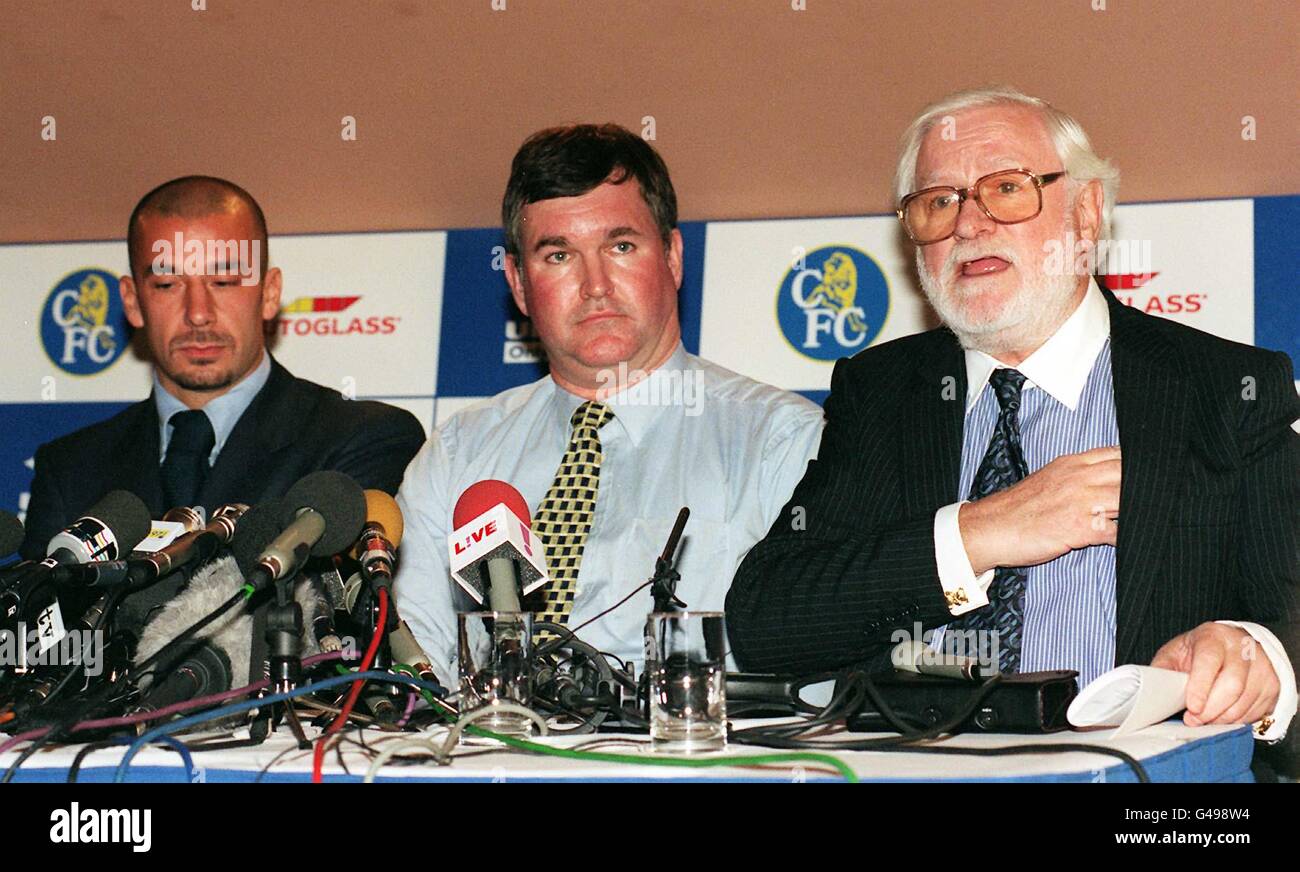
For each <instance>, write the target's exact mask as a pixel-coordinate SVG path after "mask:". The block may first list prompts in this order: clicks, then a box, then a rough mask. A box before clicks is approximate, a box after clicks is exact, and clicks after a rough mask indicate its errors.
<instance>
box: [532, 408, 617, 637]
mask: <svg viewBox="0 0 1300 872" xmlns="http://www.w3.org/2000/svg"><path fill="white" fill-rule="evenodd" d="M613 417H614V411H613V410H612V409H610V408H609V406H606V405H605V404H604V403H598V402H595V401H594V400H588V401H587V402H585V403H583V404H582V405H581V406H579V407H578V409H577V411H575V412H574V413H573V417H572V418H570V419H569V421H570V423H571V424H572V425H573V435H572V436H570V437H569V447H568V449H567V450H566V451H565V452H564V457H562V458H560V468H559V470H557V471H556V473H555V483H554V484H552V485H551V489H550V490H548V491H547V492H546V496H545V497H544V498H543V499H542V502H541V504H540V505H539V506H538V507H537V512H536V513H535V514H534V515H533V533H534V535H536V536H537V538H538V539H540V540H541V541H542V545H543V546H545V548H546V568H547V572H548V574H549V575H550V581H549V582H547V584H546V587H545V588H543V591H542V593H543V605H542V608H541V611H539V612H537V616H536V619H537V620H539V621H550V622H551V623H554V624H565V623H568V620H569V615H570V614H571V613H572V612H573V597H574V594H575V593H576V591H577V582H578V570H579V569H581V567H582V549H583V547H584V546H585V545H586V544H587V534H588V533H589V532H591V519H592V515H593V514H595V511H596V491H597V489H598V488H599V486H600V462H601V460H602V458H603V455H602V454H601V447H600V428H601V427H603V426H605V425H606V424H607V423H609V422H610V420H612V419H613ZM550 635H551V634H549V633H545V632H542V633H538V638H540V639H546V638H549V637H550Z"/></svg>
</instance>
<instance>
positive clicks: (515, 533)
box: [447, 479, 548, 612]
mask: <svg viewBox="0 0 1300 872" xmlns="http://www.w3.org/2000/svg"><path fill="white" fill-rule="evenodd" d="M452 524H453V526H454V528H455V529H453V530H452V533H451V535H450V536H448V537H447V551H448V553H449V555H450V557H451V574H452V577H454V578H455V579H456V581H457V582H458V583H459V584H460V586H461V587H462V588H464V589H465V592H466V593H468V594H469V595H470V596H471V597H473V598H474V601H475V602H476V603H479V604H480V605H481V604H483V603H484V602H485V601H486V602H487V603H488V604H489V607H490V608H491V609H492V610H493V611H498V612H517V611H519V610H520V608H519V600H520V597H522V596H526V595H528V594H530V593H532V592H533V591H535V590H537V589H538V588H540V587H542V586H543V585H545V584H546V582H547V581H548V578H547V574H546V555H545V552H544V550H543V548H542V543H541V542H539V541H538V540H537V537H536V536H534V535H533V532H532V530H531V529H530V528H529V526H530V524H531V515H530V514H529V511H528V503H526V502H525V501H524V498H523V497H522V496H521V495H520V493H519V491H517V490H515V489H514V488H513V487H512V486H511V485H509V484H507V483H506V482H504V481H497V480H496V479H487V480H485V481H480V482H478V483H476V484H473V485H470V486H469V487H468V488H466V489H465V492H464V493H462V494H461V495H460V499H459V500H457V501H456V509H455V511H454V512H453V514H452Z"/></svg>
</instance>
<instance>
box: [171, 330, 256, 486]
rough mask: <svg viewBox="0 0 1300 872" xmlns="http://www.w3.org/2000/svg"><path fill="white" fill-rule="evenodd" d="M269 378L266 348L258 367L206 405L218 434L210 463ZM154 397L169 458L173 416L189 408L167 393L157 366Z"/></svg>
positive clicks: (204, 410) (213, 427)
mask: <svg viewBox="0 0 1300 872" xmlns="http://www.w3.org/2000/svg"><path fill="white" fill-rule="evenodd" d="M270 377H271V355H270V354H268V353H267V352H266V350H265V349H263V351H262V362H261V363H259V364H258V365H257V368H256V369H254V370H253V371H252V372H251V373H249V374H248V375H247V376H246V377H245V378H244V379H243V380H241V381H240V382H239V383H238V384H236V385H235V386H234V387H232V388H231V389H230V390H228V391H226V392H225V393H224V394H222V395H221V396H219V397H216V398H215V399H212V400H210V401H209V402H208V403H207V404H206V405H205V406H204V407H203V413H204V414H205V415H207V416H208V420H209V421H210V422H211V423H212V432H213V433H214V434H215V435H216V437H217V438H216V442H215V443H214V444H213V446H212V453H211V454H210V455H208V462H209V463H215V462H216V459H217V456H218V455H220V454H221V449H222V448H223V447H225V444H226V440H227V439H229V438H230V434H231V433H232V432H234V429H235V425H236V424H238V423H239V419H240V418H241V417H243V414H244V412H245V411H246V410H247V409H248V406H249V404H250V403H252V402H253V397H255V396H257V394H258V392H259V391H261V390H262V388H263V387H265V386H266V382H267V380H268V379H269V378H270ZM153 400H154V407H155V408H156V409H157V410H158V437H159V438H158V445H159V450H160V453H161V456H162V457H166V456H167V444H168V442H169V441H170V437H171V432H170V430H169V422H170V421H171V417H172V415H174V414H176V413H177V412H183V411H185V410H186V409H187V408H189V407H188V406H186V405H185V404H184V403H182V402H181V401H180V400H178V399H177V398H176V397H174V396H172V395H171V394H170V393H168V391H167V389H166V388H164V387H163V385H162V382H161V381H160V380H159V379H158V372H157V370H156V369H155V370H154V375H153Z"/></svg>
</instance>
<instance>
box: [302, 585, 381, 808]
mask: <svg viewBox="0 0 1300 872" xmlns="http://www.w3.org/2000/svg"><path fill="white" fill-rule="evenodd" d="M387 624H388V589H387V588H384V587H381V588H379V620H378V621H377V625H376V627H375V635H374V637H373V638H372V639H371V640H370V647H369V648H367V649H366V656H365V657H363V658H362V659H361V669H360V671H361V672H365V671H367V670H369V669H370V664H371V663H373V662H374V660H375V654H377V653H378V652H379V643H380V641H381V640H382V639H383V638H384V627H385V626H386V625H387ZM365 683H366V680H365V679H364V678H361V679H358V680H356V681H354V682H352V689H351V690H350V691H348V698H347V699H346V700H345V701H344V703H343V708H342V709H341V710H340V711H339V714H338V717H336V718H335V719H334V722H333V723H332V724H330V725H329V726H328V727H326V728H325V732H324V733H322V734H321V737H320V738H319V739H317V740H316V753H315V754H314V755H313V759H312V764H311V781H312V784H320V783H321V781H322V778H323V776H322V775H321V766H323V765H324V763H325V744H326V742H327V741H328V740H329V737H330V736H332V735H334V734H335V733H337V732H338V731H339V730H340V729H342V728H343V725H344V724H345V723H347V721H348V716H349V715H351V714H352V707H353V706H354V705H356V704H357V697H359V696H361V687H362V685H364V684H365Z"/></svg>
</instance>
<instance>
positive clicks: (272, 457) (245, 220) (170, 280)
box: [22, 176, 424, 604]
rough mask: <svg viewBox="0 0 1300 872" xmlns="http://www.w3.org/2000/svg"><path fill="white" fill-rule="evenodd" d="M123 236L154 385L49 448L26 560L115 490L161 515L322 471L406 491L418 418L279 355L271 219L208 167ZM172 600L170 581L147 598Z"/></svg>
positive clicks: (149, 202)
mask: <svg viewBox="0 0 1300 872" xmlns="http://www.w3.org/2000/svg"><path fill="white" fill-rule="evenodd" d="M127 238H128V244H129V246H130V262H131V275H129V276H122V278H121V280H120V282H119V291H120V293H121V296H122V303H123V306H124V308H125V309H126V316H127V320H128V321H129V322H130V323H131V326H132V327H134V328H135V329H136V330H139V331H143V333H144V336H145V340H146V344H147V345H148V348H149V351H150V353H151V355H152V358H153V364H154V387H153V394H152V395H151V396H150V397H149V398H148V399H146V400H144V401H142V402H139V403H136V404H135V405H133V406H130V407H129V408H127V409H125V410H123V411H122V412H120V413H119V414H117V415H115V416H113V417H112V418H109V419H108V420H107V421H103V422H100V423H98V424H94V425H92V426H90V427H86V428H84V429H82V430H78V431H77V432H75V433H72V434H70V435H67V436H64V437H62V438H60V439H56V440H54V441H53V442H50V443H48V444H46V445H43V446H41V448H40V449H38V450H37V452H36V470H35V477H34V478H33V480H32V490H31V494H32V495H31V501H30V503H29V505H28V509H27V537H26V541H25V542H24V544H23V549H22V551H23V555H24V556H25V557H28V558H34V557H40V556H43V555H44V551H45V546H46V543H48V542H49V540H50V538H51V537H52V536H53V535H54V534H55V533H57V532H58V531H59V530H60V529H62V528H63V527H64V526H65V525H66V524H68V523H69V522H70V521H72V520H73V519H75V518H76V517H77V516H78V515H79V514H80V513H81V512H83V511H85V510H86V509H87V508H89V507H90V506H91V505H93V504H94V503H95V502H96V501H97V500H98V499H99V498H100V497H102V496H103V495H104V494H105V493H107V492H109V491H111V490H116V489H119V488H120V489H123V490H128V491H131V492H132V493H134V494H136V495H137V496H139V497H140V498H141V499H143V500H144V502H145V505H147V506H148V507H149V509H150V511H151V512H152V513H153V515H154V517H158V516H160V515H161V514H162V513H164V512H165V511H167V510H168V509H170V508H173V507H176V506H195V505H201V506H204V507H205V508H206V509H208V510H209V511H210V510H211V509H213V508H216V507H217V506H220V505H222V504H223V503H228V502H241V503H247V504H249V505H252V504H255V503H258V502H260V501H262V500H264V499H267V498H270V497H276V496H280V495H282V494H283V493H284V492H285V491H286V490H288V488H289V486H290V485H292V484H293V483H294V482H295V481H297V480H298V479H299V478H300V477H302V476H303V475H305V474H307V473H309V472H314V471H316V470H322V469H333V470H338V471H340V472H345V473H347V474H348V475H350V476H352V477H353V478H355V479H356V480H357V481H358V482H359V483H360V484H361V485H362V486H363V487H373V488H380V489H383V490H386V491H388V492H390V493H396V491H397V487H398V485H399V484H401V480H402V471H403V469H405V467H406V464H407V463H408V462H409V460H410V458H411V457H412V456H413V455H414V454H415V452H416V451H417V450H418V449H419V447H420V444H421V443H422V442H423V439H424V431H423V428H422V427H421V426H420V424H419V422H418V421H416V419H415V417H414V416H412V415H411V414H410V413H409V412H406V411H404V410H401V409H396V408H393V407H392V406H387V405H384V404H382V403H375V402H363V401H352V402H349V401H347V400H345V399H344V398H343V397H342V396H341V395H339V394H338V393H337V392H336V391H332V390H329V389H327V388H324V387H321V386H320V385H317V384H313V383H312V382H309V381H305V380H303V379H299V378H294V377H293V376H292V375H290V373H289V372H288V371H287V370H286V369H285V368H284V367H283V366H281V365H280V364H279V363H277V362H276V361H275V360H274V359H272V357H271V356H270V354H269V353H268V351H267V349H266V338H265V324H266V322H268V321H270V320H271V319H273V318H275V316H276V314H277V312H278V311H279V307H280V289H281V281H282V280H281V275H280V270H278V269H275V268H269V267H268V265H267V261H266V257H267V237H266V221H265V219H264V218H263V216H262V210H261V208H260V207H259V206H258V205H257V202H256V201H255V200H254V199H253V198H252V197H251V196H250V195H249V194H248V192H247V191H245V190H244V189H243V188H240V187H239V186H238V185H234V184H232V183H230V182H227V181H225V180H223V179H217V178H211V177H208V176H187V177H184V178H179V179H174V180H172V181H169V182H167V183H165V184H163V185H160V186H159V187H157V188H155V189H154V190H152V191H150V192H149V193H148V194H146V195H145V196H144V197H143V198H142V199H141V200H140V203H139V204H138V205H137V206H136V207H135V209H134V211H133V212H132V213H131V220H130V224H129V226H128V228H127ZM169 595H170V592H169V591H168V590H167V589H165V587H164V586H162V585H159V586H156V587H155V588H153V589H151V590H150V591H147V592H146V593H145V594H142V595H140V596H141V597H143V598H147V599H148V600H150V601H151V602H153V603H157V602H161V601H163V600H164V599H165V598H166V597H167V596H169ZM143 602H144V599H140V600H138V602H137V604H139V603H143Z"/></svg>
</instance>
